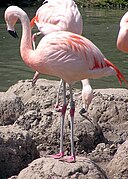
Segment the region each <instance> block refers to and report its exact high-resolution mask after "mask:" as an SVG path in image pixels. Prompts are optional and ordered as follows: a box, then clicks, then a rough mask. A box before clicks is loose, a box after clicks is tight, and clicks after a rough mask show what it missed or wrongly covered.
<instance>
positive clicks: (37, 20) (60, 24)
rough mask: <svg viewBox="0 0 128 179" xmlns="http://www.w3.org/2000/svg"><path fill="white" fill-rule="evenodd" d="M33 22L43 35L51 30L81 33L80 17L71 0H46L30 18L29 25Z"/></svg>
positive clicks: (32, 24) (81, 23)
mask: <svg viewBox="0 0 128 179" xmlns="http://www.w3.org/2000/svg"><path fill="white" fill-rule="evenodd" d="M34 24H36V26H37V27H38V30H39V31H40V32H41V33H42V34H43V35H46V34H49V33H51V32H53V31H70V32H74V33H76V34H82V30H83V22H82V17H81V14H80V12H79V10H78V8H77V5H76V4H75V2H74V1H73V0H52V1H51V0H48V1H47V3H46V4H43V5H42V6H41V7H40V8H39V9H38V10H37V12H36V16H35V17H34V18H33V19H32V20H31V27H33V26H34Z"/></svg>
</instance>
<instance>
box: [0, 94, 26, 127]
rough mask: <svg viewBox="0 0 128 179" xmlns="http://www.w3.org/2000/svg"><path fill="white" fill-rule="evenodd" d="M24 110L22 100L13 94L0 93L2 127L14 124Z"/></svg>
mask: <svg viewBox="0 0 128 179" xmlns="http://www.w3.org/2000/svg"><path fill="white" fill-rule="evenodd" d="M23 110H24V104H23V102H22V101H21V98H20V97H18V96H16V95H15V94H14V93H13V92H6V93H3V92H1V93H0V125H10V124H13V123H14V122H15V121H16V119H17V118H18V117H19V116H20V114H21V113H22V111H23Z"/></svg>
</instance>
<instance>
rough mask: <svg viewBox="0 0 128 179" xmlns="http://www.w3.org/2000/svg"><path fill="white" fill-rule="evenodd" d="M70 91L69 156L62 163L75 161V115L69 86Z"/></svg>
mask: <svg viewBox="0 0 128 179" xmlns="http://www.w3.org/2000/svg"><path fill="white" fill-rule="evenodd" d="M69 90H70V98H71V102H70V127H71V156H69V157H65V158H64V159H63V161H65V162H68V163H73V162H75V161H76V156H75V150H74V113H75V102H74V101H73V94H72V87H71V85H69Z"/></svg>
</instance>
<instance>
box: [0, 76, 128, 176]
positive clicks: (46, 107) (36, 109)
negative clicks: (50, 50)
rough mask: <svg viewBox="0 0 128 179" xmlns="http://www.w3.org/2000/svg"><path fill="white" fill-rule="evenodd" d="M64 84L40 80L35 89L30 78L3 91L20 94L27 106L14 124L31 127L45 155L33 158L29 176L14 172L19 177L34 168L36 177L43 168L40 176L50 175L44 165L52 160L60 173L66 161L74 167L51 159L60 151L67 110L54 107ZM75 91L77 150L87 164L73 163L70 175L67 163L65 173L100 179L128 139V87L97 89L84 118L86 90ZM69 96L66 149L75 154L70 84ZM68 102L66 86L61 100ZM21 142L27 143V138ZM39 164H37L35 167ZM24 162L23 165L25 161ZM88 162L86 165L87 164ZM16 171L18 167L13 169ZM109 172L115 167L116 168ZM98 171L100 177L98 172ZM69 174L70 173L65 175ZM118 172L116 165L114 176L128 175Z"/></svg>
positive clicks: (35, 144)
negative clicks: (82, 91)
mask: <svg viewBox="0 0 128 179" xmlns="http://www.w3.org/2000/svg"><path fill="white" fill-rule="evenodd" d="M58 84H59V82H56V81H49V80H44V79H40V80H38V81H37V83H36V85H35V86H34V87H32V84H31V82H30V81H29V80H25V81H19V82H18V83H17V84H15V85H13V86H12V87H10V88H9V90H8V91H7V92H6V93H3V94H2V95H4V94H5V95H7V93H8V94H14V95H15V97H16V98H19V99H20V100H21V102H22V104H23V110H22V111H20V108H18V109H19V110H18V111H19V114H18V116H17V118H16V119H14V120H13V122H12V124H13V123H14V124H13V125H12V126H13V127H14V128H15V127H16V128H18V129H19V128H20V130H21V131H26V132H27V134H28V135H29V136H31V140H32V141H33V142H34V144H33V145H34V146H36V147H37V150H38V152H39V153H40V157H42V158H40V159H38V160H35V161H33V162H32V163H31V164H30V166H29V167H27V168H25V169H24V170H23V173H24V171H25V173H24V174H23V173H22V171H21V173H20V174H19V175H18V176H13V178H17V177H19V176H21V174H23V176H25V175H26V176H27V177H28V176H29V174H31V171H32V169H33V168H34V170H33V171H34V173H35V175H33V176H36V174H37V176H38V173H39V169H40V168H41V169H40V170H41V173H39V176H38V177H41V176H44V175H45V173H46V171H45V170H44V168H42V167H46V166H45V165H46V164H47V162H48V163H49V164H48V165H47V167H49V166H50V167H51V165H52V164H53V166H58V169H55V171H56V170H57V171H60V172H61V167H62V165H64V166H63V167H65V166H66V165H67V166H68V164H66V163H63V162H60V161H57V160H54V161H53V159H49V158H46V157H45V156H47V155H49V154H53V153H58V150H59V138H60V119H61V113H60V112H57V111H55V110H54V104H55V102H56V101H55V99H56V93H57V89H58ZM73 93H74V100H75V106H76V108H75V119H74V140H75V152H76V155H77V158H78V161H79V158H80V157H82V162H81V164H78V166H76V165H75V164H77V163H79V162H78V161H77V162H76V163H75V164H70V171H69V173H70V174H69V173H68V171H65V169H64V168H63V167H62V169H63V171H62V175H64V176H66V177H67V178H68V175H71V177H72V178H78V177H79V178H85V173H86V176H87V178H89V177H90V179H93V177H94V179H97V178H99V179H102V177H106V176H105V175H102V174H103V173H104V172H102V169H104V171H106V166H107V165H108V163H111V162H113V159H114V158H115V157H116V154H115V153H116V151H118V147H119V146H120V145H121V144H123V143H124V142H125V141H126V140H127V138H128V121H127V119H128V90H127V89H96V90H94V98H93V100H92V102H91V104H90V106H89V109H88V111H87V112H86V113H84V114H83V116H81V115H80V113H79V111H80V110H81V108H82V100H81V91H80V90H77V89H73ZM66 99H67V104H68V105H67V112H66V116H65V129H64V151H65V155H69V154H70V114H69V109H70V101H69V88H68V87H67V95H66ZM62 102H63V95H62V90H61V94H60V99H59V103H60V104H62ZM7 106H9V105H7ZM12 112H13V111H12ZM2 114H3V113H2ZM11 118H12V119H13V117H11V115H10V118H9V120H10V121H11ZM14 121H15V122H14ZM2 124H3V125H5V123H4V122H3V123H2ZM6 127H7V128H8V129H10V126H6ZM15 135H17V132H15V130H14V134H13V135H12V138H14V141H15V138H16V137H15ZM2 138H4V136H3V135H2V137H1V141H2V140H3V139H2ZM11 140H12V139H11ZM31 140H30V141H31ZM12 143H13V142H12ZM21 143H24V142H23V141H21ZM6 148H7V146H5V150H6ZM28 148H29V147H28ZM125 150H126V151H125ZM30 151H31V149H30ZM24 153H28V149H27V148H25V150H24ZM125 153H127V147H124V154H125ZM85 157H87V158H88V159H87V158H86V159H85ZM126 157H127V156H126ZM126 157H125V158H126ZM7 158H8V155H7ZM83 158H84V159H83ZM80 160H81V159H80ZM120 160H121V159H119V161H117V163H118V162H120ZM122 160H123V159H122ZM126 160H127V159H126ZM31 161H32V160H31ZM31 161H30V162H31ZM44 161H45V162H44ZM124 162H125V160H124ZM19 163H22V161H19ZM35 163H36V164H37V165H35ZM83 163H84V164H83ZM113 163H114V162H113ZM126 163H127V161H126ZM6 165H7V163H6ZM19 165H20V167H21V164H19ZM81 165H82V166H81ZM83 165H84V167H85V168H84V167H83ZM112 165H113V164H112ZM36 166H37V168H36ZM60 166H61V167H60ZM108 166H109V165H108ZM7 167H8V165H7ZM20 167H19V168H20ZM24 167H26V166H23V168H24ZM75 167H76V168H75ZM68 168H69V167H68ZM81 168H82V169H81ZM21 169H22V168H20V169H19V170H17V172H13V173H12V174H13V175H16V174H18V172H19V171H20V170H21ZM50 169H51V170H50V171H51V172H52V174H53V170H52V167H51V168H50ZM91 169H92V174H90V171H91ZM107 169H108V168H107ZM123 169H124V168H123V164H122V170H123ZM11 170H12V171H13V169H12V168H11ZM108 170H110V171H111V167H110V168H109V169H108ZM117 170H118V169H117ZM117 170H115V171H117ZM8 171H9V170H8ZM26 171H30V172H28V173H27V174H26ZM33 171H32V173H33ZM48 171H49V170H48ZM57 171H56V173H57ZM72 171H73V172H72ZM83 171H86V172H83ZM87 171H88V173H87ZM95 171H96V173H97V175H96V174H95ZM99 171H100V174H99ZM119 171H121V169H119ZM123 171H124V170H123ZM64 172H66V173H65V174H64ZM113 173H114V169H112V174H111V172H110V176H112V177H113V176H114V177H116V176H117V178H114V179H118V176H127V169H126V171H124V172H123V174H126V175H123V174H119V175H116V174H115V175H113ZM117 173H118V172H117ZM53 175H54V174H53ZM55 175H58V174H55ZM38 177H37V178H38ZM66 177H65V178H66ZM11 178H12V177H11ZM13 178H12V179H13ZM24 178H25V177H24ZM50 178H51V176H50ZM108 178H109V177H108ZM126 178H127V177H126ZM27 179H28V178H27ZM109 179H111V178H109ZM112 179H113V178H112Z"/></svg>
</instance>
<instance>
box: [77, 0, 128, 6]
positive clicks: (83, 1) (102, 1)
mask: <svg viewBox="0 0 128 179" xmlns="http://www.w3.org/2000/svg"><path fill="white" fill-rule="evenodd" d="M76 2H77V3H78V4H79V5H81V6H85V7H87V6H98V7H128V0H76Z"/></svg>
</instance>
